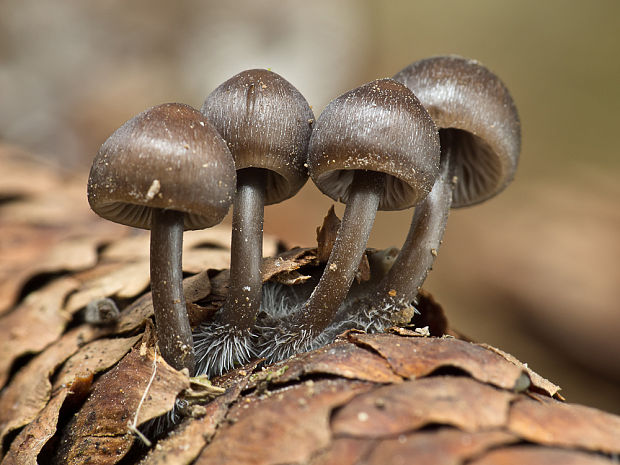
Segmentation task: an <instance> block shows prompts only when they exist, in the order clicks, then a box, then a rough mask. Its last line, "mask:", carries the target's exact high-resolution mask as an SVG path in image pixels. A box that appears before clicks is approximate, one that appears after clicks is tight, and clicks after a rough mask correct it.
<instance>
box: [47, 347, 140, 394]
mask: <svg viewBox="0 0 620 465" xmlns="http://www.w3.org/2000/svg"><path fill="white" fill-rule="evenodd" d="M141 337H142V335H138V336H133V337H128V338H113V339H99V340H97V341H93V342H91V343H89V344H86V345H85V346H84V347H82V348H81V349H80V350H79V351H78V352H77V353H75V354H74V355H73V356H72V357H71V358H69V360H67V361H66V362H65V364H64V365H63V367H62V369H61V370H60V373H59V374H58V375H57V376H56V381H55V382H54V390H56V389H59V388H60V387H61V386H70V385H71V384H72V383H73V380H74V379H76V378H77V377H79V376H83V375H84V374H86V373H90V374H91V375H93V374H96V373H99V372H101V371H103V370H106V369H108V368H110V367H111V366H113V365H114V364H115V363H116V362H118V361H119V360H120V359H121V358H123V356H124V355H125V354H126V353H127V352H129V350H130V349H131V348H132V347H133V346H134V345H135V343H136V342H138V341H139V340H140V338H141Z"/></svg>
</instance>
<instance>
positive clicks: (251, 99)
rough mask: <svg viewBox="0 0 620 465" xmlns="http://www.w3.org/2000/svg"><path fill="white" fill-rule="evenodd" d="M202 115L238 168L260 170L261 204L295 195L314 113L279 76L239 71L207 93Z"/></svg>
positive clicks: (305, 174) (302, 181) (303, 171)
mask: <svg viewBox="0 0 620 465" xmlns="http://www.w3.org/2000/svg"><path fill="white" fill-rule="evenodd" d="M201 111H202V113H203V114H205V115H206V117H207V118H208V119H209V121H211V122H212V123H213V125H214V126H215V127H216V128H217V130H218V131H219V133H220V134H221V135H222V137H223V138H224V140H225V141H226V143H227V144H228V148H229V149H230V151H231V153H232V155H233V158H234V159H235V167H236V169H237V170H242V169H245V168H259V169H263V170H265V173H266V185H265V204H267V205H269V204H274V203H278V202H282V201H283V200H286V199H288V198H290V197H292V196H294V195H295V194H296V193H297V192H298V191H299V189H301V188H302V187H303V185H304V184H305V183H306V181H307V179H308V170H307V169H306V167H305V163H306V156H307V150H308V140H309V139H310V134H311V132H312V123H313V122H314V114H313V113H312V110H311V109H310V106H309V105H308V102H307V101H306V99H305V98H304V96H303V95H302V94H301V93H300V92H299V91H298V90H297V89H296V88H295V87H294V86H293V85H292V84H291V83H290V82H288V81H287V80H286V79H284V78H283V77H282V76H280V75H279V74H276V73H274V72H272V71H269V70H266V69H251V70H247V71H242V72H241V73H239V74H237V75H235V76H233V77H232V78H230V79H229V80H227V81H226V82H224V83H223V84H221V85H220V86H219V87H217V88H216V89H215V90H214V91H213V92H211V94H209V96H208V97H207V99H206V100H205V102H204V104H203V106H202V109H201Z"/></svg>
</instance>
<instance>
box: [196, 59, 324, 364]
mask: <svg viewBox="0 0 620 465" xmlns="http://www.w3.org/2000/svg"><path fill="white" fill-rule="evenodd" d="M201 111H202V113H203V114H204V115H205V116H206V117H207V118H208V119H209V120H210V121H211V122H212V123H213V125H214V126H215V127H216V128H217V130H218V131H219V132H220V134H221V135H222V137H223V138H224V140H225V141H226V142H227V144H228V147H229V148H230V151H231V153H232V155H233V158H234V160H235V167H236V169H237V193H236V195H235V200H234V206H233V224H232V226H233V229H232V238H231V260H230V282H229V289H228V297H227V299H226V301H225V303H224V305H223V306H222V308H221V309H220V310H219V312H218V315H217V316H216V318H215V320H214V321H212V322H210V323H207V324H205V325H203V326H201V328H200V330H199V332H198V334H197V336H196V347H197V352H198V353H199V366H200V368H199V370H200V372H203V373H208V374H220V373H222V372H224V371H225V370H228V369H230V368H232V367H233V366H234V365H236V364H242V363H245V362H247V361H248V360H249V359H250V358H252V356H254V349H253V343H252V334H251V328H252V327H253V325H254V323H255V321H256V316H257V313H258V311H259V309H260V306H261V290H262V276H261V261H262V243H263V211H264V207H265V205H271V204H275V203H279V202H282V201H283V200H286V199H288V198H290V197H292V196H293V195H295V194H296V193H297V192H298V191H299V189H301V187H302V186H303V185H304V184H305V182H306V180H307V179H308V173H307V169H306V167H305V162H306V154H307V148H308V141H309V139H310V134H311V132H312V123H313V121H314V114H313V113H312V110H311V109H310V106H309V105H308V102H307V101H306V99H305V98H304V97H303V95H302V94H301V93H300V92H299V91H298V90H297V89H296V88H295V87H293V85H292V84H290V83H289V82H288V81H287V80H285V79H284V78H283V77H281V76H280V75H278V74H276V73H274V72H272V71H268V70H265V69H253V70H248V71H243V72H241V73H239V74H237V75H236V76H233V77H232V78H230V79H229V80H227V81H226V82H224V83H223V84H221V85H220V86H219V87H218V88H217V89H215V90H214V91H213V92H212V93H211V94H210V95H209V96H208V97H207V99H206V100H205V102H204V105H203V106H202V110H201Z"/></svg>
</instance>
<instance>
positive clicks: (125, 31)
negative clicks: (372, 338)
mask: <svg viewBox="0 0 620 465" xmlns="http://www.w3.org/2000/svg"><path fill="white" fill-rule="evenodd" d="M618 18H620V2H618V1H617V0H607V1H603V0H601V1H594V2H582V1H569V0H562V1H561V0H547V1H545V2H540V1H534V0H527V1H526V0H519V1H504V2H497V1H494V0H470V1H467V2H461V1H452V2H449V1H437V0H434V1H430V0H424V1H415V2H413V1H405V0H394V1H380V0H313V1H311V2H307V1H292V0H279V1H276V0H241V1H229V2H222V1H215V0H205V1H199V0H179V1H176V2H170V1H167V0H134V1H127V0H123V1H121V0H108V1H106V2H84V1H83V0H58V1H55V2H41V1H39V0H2V2H0V142H1V143H5V144H6V143H9V144H16V145H20V146H22V147H25V148H27V149H29V150H31V151H34V152H37V153H39V154H41V155H42V156H43V159H44V160H45V161H49V162H51V163H54V164H55V163H59V164H61V165H62V166H63V168H67V169H68V170H70V171H74V172H76V173H79V176H82V177H84V179H85V177H86V173H87V170H88V166H89V163H90V160H91V159H92V157H93V155H94V153H95V152H96V150H97V147H98V146H99V145H100V144H101V143H102V142H103V141H104V140H105V138H106V137H107V136H108V135H109V134H110V133H111V132H112V131H113V130H114V129H115V128H116V127H118V126H119V125H120V124H122V123H123V122H124V121H125V120H127V119H129V118H130V117H131V116H133V115H134V114H136V113H138V112H140V111H142V110H143V109H145V108H147V107H150V106H152V105H155V104H158V103H162V102H165V101H181V102H185V103H189V104H191V105H194V106H197V107H200V105H201V104H202V101H203V99H204V98H205V97H206V95H207V94H208V93H209V92H210V91H211V90H212V89H213V88H214V87H216V86H217V85H218V84H219V83H221V82H222V81H224V80H225V79H227V78H229V77H230V76H232V75H233V74H236V73H237V72H239V71H241V70H243V69H248V68H252V67H269V68H271V69H273V70H274V71H276V72H278V73H280V74H282V75H283V76H284V77H285V78H287V79H288V80H289V81H291V82H292V83H293V84H294V85H295V86H297V87H298V88H299V90H300V91H301V92H302V93H303V94H304V95H305V96H306V98H307V99H308V101H309V102H310V104H311V105H312V106H313V108H314V111H315V114H316V115H317V116H318V115H319V114H320V112H321V110H322V108H323V107H324V106H325V105H326V104H327V102H328V101H329V100H330V99H332V98H334V97H336V96H337V95H339V94H341V93H342V92H344V91H346V90H348V89H350V88H353V87H355V86H357V85H360V84H362V83H364V82H366V81H369V80H372V79H374V78H377V77H386V76H391V75H393V74H394V73H396V72H397V71H399V70H400V69H401V68H403V67H404V66H406V65H407V64H409V63H410V62H412V61H414V60H417V59H420V58H424V57H427V56H431V55H438V54H459V55H464V56H467V57H471V58H476V59H478V60H480V61H482V62H483V63H485V64H486V65H487V66H488V67H489V68H490V69H492V70H493V71H495V72H496V73H497V74H498V75H499V76H500V77H501V78H502V79H503V80H504V82H505V83H506V85H507V86H508V88H509V89H510V90H511V92H512V95H513V97H514V99H515V101H516V103H517V107H518V108H519V111H520V115H521V120H522V124H523V151H522V158H521V164H520V167H519V174H518V176H517V178H516V181H515V182H514V183H513V184H512V185H511V186H510V187H509V188H508V189H507V190H506V191H505V192H504V193H502V195H501V196H499V197H497V198H495V199H493V200H491V201H489V202H488V203H486V204H484V205H480V206H477V207H473V208H471V209H465V210H460V211H455V212H454V213H453V214H452V216H451V218H450V220H449V222H448V231H447V233H446V236H445V241H444V245H443V247H442V250H441V251H440V254H439V259H438V261H437V263H436V266H435V270H434V271H433V272H432V274H431V276H430V278H429V280H428V281H427V285H426V287H427V288H428V289H429V290H430V291H431V292H433V293H434V295H435V296H436V298H437V299H438V300H439V301H440V302H441V303H442V304H443V306H444V307H445V309H446V311H447V313H448V316H449V318H450V319H451V321H452V323H453V325H454V326H455V327H456V328H458V329H460V330H461V331H462V332H464V333H466V334H468V335H469V336H470V337H472V338H474V339H476V340H480V341H484V342H488V343H491V344H493V345H496V346H499V347H501V348H503V349H505V350H507V351H509V352H511V353H513V354H514V355H516V356H517V357H519V358H520V359H522V360H524V361H527V362H529V364H530V366H531V367H533V368H534V369H535V370H538V371H539V372H541V373H542V374H543V375H546V376H547V377H549V378H550V379H551V380H552V381H554V382H557V383H559V384H560V385H562V386H563V387H564V394H565V396H566V397H567V398H568V400H570V401H574V402H581V403H585V404H588V405H593V406H599V407H601V408H605V409H607V410H611V411H615V412H616V413H620V308H619V307H620V304H619V302H620V265H619V263H620V240H619V236H620V209H619V207H618V204H619V202H620V182H619V178H620V176H619V175H620V152H619V150H618V147H617V144H618V131H619V123H620V116H618V110H619V104H620V90H619V89H620V86H619V84H620V60H619V57H620V34H619V32H618V31H619V30H620V23H619V20H618ZM0 169H1V167H0ZM330 204H331V203H330V201H329V200H328V199H327V198H325V197H323V196H321V194H320V193H318V191H317V190H316V188H314V186H312V185H311V184H310V183H309V184H308V185H307V186H306V187H305V188H304V189H303V190H302V192H301V193H300V194H299V195H298V196H297V197H295V198H294V199H292V200H290V201H288V202H287V203H285V204H282V205H277V206H272V207H269V208H268V209H267V212H266V223H265V230H266V232H268V233H272V234H276V235H278V236H280V237H282V238H283V239H284V240H285V241H286V242H287V243H288V244H289V245H312V244H313V243H314V238H315V227H316V226H317V225H318V224H319V223H320V222H321V220H322V218H323V215H324V214H325V212H326V211H327V209H328V207H329V206H330ZM337 212H338V213H341V212H342V208H341V207H340V208H339V209H337ZM410 218H411V212H398V213H382V214H380V215H379V217H378V220H377V224H376V226H375V229H374V232H373V236H372V238H371V243H370V245H371V246H373V247H386V246H390V245H399V244H400V243H401V242H402V241H403V239H404V237H405V235H406V231H407V228H408V224H409V221H410Z"/></svg>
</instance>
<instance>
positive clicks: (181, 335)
mask: <svg viewBox="0 0 620 465" xmlns="http://www.w3.org/2000/svg"><path fill="white" fill-rule="evenodd" d="M182 251H183V213H181V212H177V211H172V210H160V209H154V210H153V219H152V221H151V291H152V295H153V310H154V313H155V325H156V332H157V341H158V344H159V350H160V351H161V355H162V357H163V358H164V360H166V362H168V364H170V365H171V366H172V367H174V368H175V369H177V370H181V369H183V368H187V369H189V372H190V374H192V373H193V371H194V346H193V339H192V329H191V327H190V324H189V319H188V317H187V308H186V305H185V296H184V295H183V270H182V268H181V257H182Z"/></svg>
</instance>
